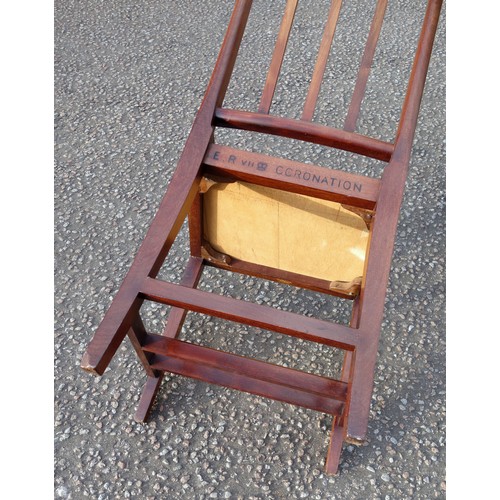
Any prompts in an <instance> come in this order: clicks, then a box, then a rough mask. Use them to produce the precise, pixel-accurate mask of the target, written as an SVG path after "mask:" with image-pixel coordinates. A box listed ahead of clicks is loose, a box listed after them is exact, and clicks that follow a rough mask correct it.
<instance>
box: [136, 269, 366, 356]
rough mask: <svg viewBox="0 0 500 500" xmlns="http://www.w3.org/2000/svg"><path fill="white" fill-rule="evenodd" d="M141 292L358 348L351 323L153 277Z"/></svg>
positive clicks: (198, 309)
mask: <svg viewBox="0 0 500 500" xmlns="http://www.w3.org/2000/svg"><path fill="white" fill-rule="evenodd" d="M140 295H141V296H142V297H143V298H146V299H149V300H153V301H155V302H160V303H163V304H168V305H171V306H176V307H182V308H184V309H188V310H190V311H195V312H199V313H202V314H209V315H211V316H215V317H218V318H222V319H227V320H230V321H237V322H239V323H243V324H246V325H251V326H256V327H258V328H264V329H266V330H271V331H274V332H278V333H284V334H286V335H291V336H293V337H299V338H303V339H305V340H312V341H314V342H319V343H321V344H326V345H330V346H332V347H338V348H340V349H345V350H347V351H352V350H354V349H355V348H356V347H357V345H358V343H359V333H358V332H357V330H355V329H353V328H350V327H348V326H344V325H339V324H336V323H330V322H327V321H322V320H318V319H316V318H309V317H307V316H302V315H300V314H297V313H291V312H287V311H281V310H279V309H274V308H273V307H269V306H263V305H259V304H254V303H251V302H245V301H244V300H238V299H233V298H230V297H224V296H222V295H217V294H214V293H209V292H203V291H201V290H196V289H192V288H187V287H183V286H180V285H174V284H172V283H167V282H165V281H160V280H157V279H153V278H146V279H145V280H144V282H143V284H142V287H141V292H140Z"/></svg>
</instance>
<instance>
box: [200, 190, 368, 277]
mask: <svg viewBox="0 0 500 500" xmlns="http://www.w3.org/2000/svg"><path fill="white" fill-rule="evenodd" d="M203 213H204V216H203V224H204V237H205V240H206V241H207V242H208V243H209V244H210V245H211V246H212V247H213V248H214V249H215V250H217V251H218V252H221V253H223V254H226V255H229V256H230V257H233V258H237V259H240V260H244V261H247V262H252V263H254V264H261V265H265V266H269V267H273V268H277V269H281V270H284V271H291V272H294V273H299V274H303V275H306V276H312V277H315V278H321V279H325V280H329V281H347V282H349V281H351V280H353V279H355V278H357V277H359V276H362V275H363V267H364V260H365V254H366V247H367V243H368V234H369V231H368V229H367V227H366V224H365V222H364V221H363V219H362V218H361V217H360V216H359V215H357V214H355V213H353V212H351V211H349V210H346V209H345V208H343V207H342V206H341V205H340V204H339V203H335V202H331V201H325V200H321V199H318V198H312V197H309V196H304V195H299V194H294V193H288V192H285V191H280V190H277V189H272V188H267V187H261V186H256V185H253V184H248V183H244V182H233V183H215V184H214V185H212V187H210V188H209V189H208V191H207V192H206V193H205V194H204V195H203Z"/></svg>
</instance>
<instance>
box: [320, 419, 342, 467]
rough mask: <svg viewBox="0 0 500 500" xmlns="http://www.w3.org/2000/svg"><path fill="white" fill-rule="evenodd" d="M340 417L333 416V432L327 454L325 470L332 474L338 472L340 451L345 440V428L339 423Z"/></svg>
mask: <svg viewBox="0 0 500 500" xmlns="http://www.w3.org/2000/svg"><path fill="white" fill-rule="evenodd" d="M339 420H340V418H339V417H333V425H332V433H331V436H330V445H329V447H328V454H327V455H326V463H325V472H326V473H327V474H330V475H335V474H337V471H338V467H339V461H340V452H341V451H342V443H343V442H344V428H343V427H342V426H340V425H339Z"/></svg>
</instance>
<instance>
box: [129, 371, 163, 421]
mask: <svg viewBox="0 0 500 500" xmlns="http://www.w3.org/2000/svg"><path fill="white" fill-rule="evenodd" d="M162 380H163V372H160V374H159V375H158V376H157V377H148V379H147V381H146V384H145V385H144V389H143V390H142V395H141V399H140V401H139V406H138V407H137V411H136V412H135V415H134V420H135V421H136V422H140V423H145V422H147V421H148V419H149V415H150V413H151V409H152V408H153V403H154V402H155V399H156V395H157V394H158V390H159V389H160V385H161V381H162Z"/></svg>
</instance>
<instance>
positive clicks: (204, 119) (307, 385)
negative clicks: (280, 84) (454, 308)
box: [81, 0, 442, 474]
mask: <svg viewBox="0 0 500 500" xmlns="http://www.w3.org/2000/svg"><path fill="white" fill-rule="evenodd" d="M251 3H252V2H251V0H237V1H236V3H235V6H234V10H233V14H232V17H231V19H230V22H229V26H228V29H227V33H226V36H225V38H224V41H223V44H222V47H221V50H220V53H219V56H218V59H217V62H216V65H215V69H214V71H213V74H212V77H211V79H210V82H209V84H208V87H207V91H206V93H205V97H204V99H203V101H202V103H201V106H200V108H199V111H198V113H197V116H196V118H195V120H194V123H193V126H192V130H191V132H190V134H189V136H188V139H187V141H186V144H185V147H184V150H183V152H182V154H181V156H180V159H179V162H178V165H177V169H176V171H175V173H174V175H173V177H172V180H171V182H170V185H169V188H168V190H167V192H166V194H165V196H164V198H163V200H162V202H161V205H160V207H159V210H158V212H157V214H156V216H155V218H154V219H153V221H152V223H151V226H150V228H149V230H148V232H147V234H146V237H145V239H144V241H143V243H142V245H141V246H140V248H139V250H138V253H137V255H136V257H135V259H134V261H133V263H132V266H131V268H130V270H129V272H128V274H127V275H126V277H125V279H124V281H123V283H122V285H121V287H120V289H119V291H118V293H117V294H116V296H115V298H114V300H113V301H112V303H111V305H110V307H109V309H108V311H107V313H106V315H105V316H104V318H103V320H102V322H101V324H100V326H99V328H98V329H97V331H96V332H95V335H94V337H93V339H92V341H91V342H90V344H89V345H88V348H87V350H86V352H85V354H84V357H83V359H82V363H81V366H82V368H83V369H84V370H86V371H89V372H92V373H94V374H97V375H102V374H103V372H104V370H105V369H106V367H107V366H108V364H109V362H110V360H111V359H112V357H113V356H114V354H115V353H116V350H117V349H118V347H119V346H120V344H121V342H122V340H123V339H124V337H125V336H126V335H128V336H129V338H130V340H131V343H132V345H133V347H134V349H135V350H136V352H137V355H138V357H139V359H140V361H141V363H142V365H143V366H144V369H145V371H146V375H147V381H146V384H145V387H144V391H143V393H142V397H141V400H140V403H139V408H138V410H137V413H136V417H135V418H136V420H138V421H146V420H147V419H148V416H149V414H150V411H151V408H152V405H153V403H154V399H155V396H156V394H157V392H158V390H159V387H160V384H161V381H162V378H163V374H164V373H165V372H172V373H176V374H180V375H183V376H187V377H192V378H195V379H199V380H204V381H208V382H211V383H214V384H219V385H222V386H226V387H231V388H234V389H238V390H241V391H246V392H249V393H252V394H258V395H261V396H265V397H268V398H273V399H276V400H279V401H284V402H287V403H291V404H294V405H300V406H303V407H306V408H310V409H313V410H317V411H320V412H325V413H328V414H330V415H333V416H334V419H333V429H332V434H331V439H330V446H329V449H328V453H327V460H326V471H327V472H328V473H331V474H333V473H335V472H336V471H337V467H338V463H339V458H340V453H341V449H342V443H343V441H348V442H354V443H361V442H363V441H364V440H365V438H366V433H367V426H368V417H369V409H370V400H371V395H372V389H373V377H374V369H375V362H376V356H377V347H378V341H379V336H380V329H381V323H382V316H383V309H384V300H385V294H386V288H387V282H388V278H389V270H390V264H391V257H392V251H393V245H394V238H395V234H396V226H397V222H398V217H399V210H400V206H401V202H402V199H403V191H404V185H405V181H406V177H407V172H408V164H409V160H410V153H411V147H412V142H413V136H414V132H415V127H416V124H417V117H418V111H419V106H420V101H421V98H422V94H423V89H424V84H425V79H426V74H427V68H428V65H429V60H430V56H431V51H432V45H433V40H434V36H435V32H436V28H437V24H438V20H439V14H440V9H441V3H442V2H441V0H429V1H428V4H427V10H426V14H425V17H424V21H423V24H422V29H421V33H420V38H419V42H418V47H417V50H416V54H415V57H414V61H413V66H412V71H411V75H410V79H409V82H408V87H407V92H406V96H405V100H404V104H403V108H402V112H401V117H400V121H399V126H398V129H397V134H396V137H395V140H394V142H393V143H390V142H385V141H381V140H378V139H375V138H372V137H367V136H364V135H361V134H359V133H356V132H355V128H356V122H357V118H358V114H359V110H360V106H361V102H362V100H363V96H364V93H365V89H366V84H367V81H368V75H369V72H370V68H371V65H372V61H373V57H374V53H375V47H376V44H377V40H378V38H379V34H380V31H381V26H382V22H383V19H384V14H385V11H386V5H387V0H378V2H377V5H376V8H375V13H374V18H373V22H372V24H371V27H370V32H369V34H368V38H367V42H366V46H365V51H364V54H363V57H362V60H361V65H360V69H359V73H358V77H357V80H356V84H355V87H354V92H353V96H352V100H351V103H350V106H349V109H348V113H347V117H346V119H345V122H344V129H343V130H341V129H335V128H332V127H327V126H324V125H320V124H317V123H313V122H312V121H311V120H312V118H313V115H314V111H315V106H316V101H317V97H318V94H319V89H320V85H321V82H322V80H323V77H324V70H325V66H326V62H327V59H328V55H329V52H330V47H331V44H332V40H333V37H334V34H335V29H336V24H337V20H338V17H339V11H340V8H341V0H333V1H332V4H331V7H330V11H329V14H328V20H327V22H326V25H325V30H324V33H323V37H322V40H321V44H320V48H319V52H318V56H317V59H316V64H315V67H314V71H313V75H312V78H311V84H310V87H309V91H308V93H307V97H306V101H305V104H304V108H303V113H302V116H301V119H299V120H294V119H290V118H286V117H281V116H275V115H271V114H269V113H270V109H271V104H272V98H273V95H274V92H275V89H276V85H277V81H278V77H279V73H280V68H281V65H282V62H283V58H284V54H285V50H286V46H287V41H288V37H289V34H290V30H291V26H292V23H293V20H294V17H295V11H296V7H297V0H288V1H287V4H286V8H285V13H284V17H283V21H282V23H281V26H280V30H279V33H278V38H277V42H276V46H275V51H274V53H273V57H272V60H271V65H270V68H269V71H268V74H267V78H266V82H265V86H264V90H263V93H262V97H261V101H260V104H259V107H258V110H257V111H256V112H247V111H240V110H234V109H226V108H224V107H223V101H224V96H225V93H226V89H227V87H228V84H229V81H230V78H231V74H232V71H233V66H234V64H235V59H236V56H237V53H238V49H239V46H240V43H241V39H242V36H243V32H244V30H245V26H246V22H247V18H248V15H249V11H250V8H251ZM216 127H230V128H238V129H242V130H249V131H255V132H259V133H266V134H274V135H279V136H283V137H290V138H293V139H299V140H302V141H306V142H311V143H316V144H322V145H325V146H329V147H332V148H338V149H341V150H345V151H349V152H351V153H356V154H359V155H364V156H367V157H370V158H375V159H378V160H381V161H383V162H386V163H387V165H386V166H385V168H384V171H383V174H382V176H381V178H380V179H374V178H370V177H364V176H360V175H355V174H349V173H346V172H343V171H338V170H331V169H325V168H323V167H320V166H316V165H309V164H307V165H306V164H304V163H300V162H296V161H291V160H284V159H281V158H274V157H270V156H265V155H261V154H259V153H254V152H252V153H251V152H248V151H240V150H235V149H234V148H230V147H228V146H225V145H218V144H215V143H214V130H215V128H216ZM230 155H233V156H235V155H244V156H245V158H246V159H248V160H251V161H252V162H254V163H255V164H256V163H259V162H265V163H266V164H267V165H273V164H275V165H280V166H281V168H282V169H290V170H288V171H289V172H301V173H303V172H308V173H309V174H310V175H307V176H305V175H303V174H302V175H290V176H284V175H280V173H279V172H277V170H276V169H273V168H269V169H266V170H265V171H260V170H257V169H250V168H247V167H244V166H242V164H237V163H235V162H232V163H231V162H228V161H225V158H228V157H229V156H230ZM273 162H274V163H273ZM283 171H284V170H283ZM313 176H317V177H318V178H319V177H321V176H323V177H327V178H328V179H332V178H335V179H338V180H339V182H333V181H332V182H331V183H325V185H323V184H318V183H312V182H310V181H309V179H311V178H313ZM203 177H207V178H211V177H212V178H215V179H225V180H226V182H230V181H234V180H239V181H246V182H250V183H253V184H257V185H262V186H267V187H272V188H275V189H280V190H283V191H289V192H293V193H298V194H303V195H308V196H313V197H317V198H321V199H325V200H331V201H336V202H339V203H343V204H346V205H349V206H351V207H357V208H358V209H362V210H368V211H370V238H369V245H368V251H367V259H366V261H365V270H364V275H363V279H362V283H361V288H360V292H359V294H354V295H353V294H351V293H348V292H346V291H342V290H339V289H332V288H331V287H330V286H329V282H327V281H326V280H321V279H318V278H312V277H309V276H304V275H299V274H295V273H292V272H287V271H283V270H278V269H273V268H269V267H265V266H262V265H258V264H252V263H249V262H244V261H241V260H238V259H229V258H227V259H226V258H221V257H220V256H218V255H217V254H216V252H213V251H211V249H210V248H209V246H208V245H207V244H206V242H205V241H204V239H203V222H202V221H203V199H202V196H201V194H200V191H201V188H200V185H201V184H202V178H203ZM353 186H356V189H352V187H353ZM186 217H188V218H189V231H190V249H191V257H190V259H189V262H188V264H187V267H186V270H185V273H184V276H183V277H182V279H181V281H180V283H179V284H173V283H168V282H165V281H160V280H158V279H156V276H157V274H158V272H159V270H160V268H161V266H162V264H163V262H164V260H165V258H166V256H167V254H168V252H169V249H170V247H171V245H172V243H173V241H174V240H175V238H176V236H177V234H178V232H179V230H180V228H181V226H182V224H183V222H184V220H185V219H186ZM205 265H210V266H217V267H220V268H222V269H226V270H228V271H234V272H238V273H243V274H247V275H252V276H258V277H263V278H266V279H271V280H276V281H280V282H285V283H288V284H292V285H295V286H299V287H302V288H307V289H312V290H316V291H320V292H323V293H329V294H333V295H337V296H340V297H343V298H345V299H346V300H353V310H352V317H351V321H350V324H349V326H346V325H341V324H336V323H332V322H327V321H323V320H319V319H315V318H310V317H304V316H301V315H299V314H295V313H292V312H285V311H281V310H277V309H273V308H271V307H267V306H262V305H257V304H253V303H249V302H246V301H243V300H237V299H232V298H228V297H223V296H220V295H215V294H212V293H208V292H204V291H200V290H198V289H197V284H198V281H199V279H200V276H201V273H202V270H203V267H204V266H205ZM144 301H155V302H159V303H163V304H169V305H170V306H172V309H171V311H170V314H169V317H168V321H167V324H166V327H165V331H164V332H163V335H153V334H151V333H148V332H147V331H146V329H145V327H144V325H143V322H142V320H141V317H140V308H141V305H142V304H143V302H144ZM187 311H197V312H200V313H203V314H208V315H212V316H215V317H219V318H223V319H226V320H230V321H236V322H240V323H244V324H247V325H252V326H257V327H260V328H263V329H268V330H272V331H275V332H279V333H282V334H286V335H291V336H295V337H299V338H302V339H307V340H310V341H314V342H319V343H322V344H326V345H329V346H334V347H337V348H340V349H343V350H344V351H345V355H344V364H343V369H342V375H341V378H340V380H333V379H330V378H326V377H321V376H318V375H311V374H309V373H304V372H301V371H298V370H294V369H290V368H284V367H279V366H275V365H271V364H269V363H265V362H263V361H258V360H254V359H249V358H245V357H242V356H236V355H234V354H229V353H225V352H221V351H216V350H214V349H209V348H206V347H201V346H197V345H193V344H190V343H187V342H183V341H182V340H179V339H178V338H177V337H178V334H179V331H180V329H181V327H182V324H183V321H184V319H185V316H186V312H187Z"/></svg>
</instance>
